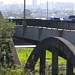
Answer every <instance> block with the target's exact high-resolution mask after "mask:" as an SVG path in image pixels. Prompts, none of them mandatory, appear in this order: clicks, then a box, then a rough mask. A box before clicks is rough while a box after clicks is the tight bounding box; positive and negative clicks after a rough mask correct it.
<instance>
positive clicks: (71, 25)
mask: <svg viewBox="0 0 75 75" xmlns="http://www.w3.org/2000/svg"><path fill="white" fill-rule="evenodd" d="M9 21H11V20H9ZM12 21H13V22H15V23H16V25H23V21H24V19H12ZM25 21H26V25H27V26H40V27H50V28H59V29H68V30H75V21H60V20H59V21H54V20H53V21H52V20H41V19H26V20H25Z"/></svg>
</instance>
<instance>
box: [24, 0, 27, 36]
mask: <svg viewBox="0 0 75 75" xmlns="http://www.w3.org/2000/svg"><path fill="white" fill-rule="evenodd" d="M26 27H27V25H26V0H24V20H23V36H24V35H25V31H26Z"/></svg>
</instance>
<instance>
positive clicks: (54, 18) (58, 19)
mask: <svg viewBox="0 0 75 75" xmlns="http://www.w3.org/2000/svg"><path fill="white" fill-rule="evenodd" d="M48 20H52V21H60V18H59V17H50V18H48Z"/></svg>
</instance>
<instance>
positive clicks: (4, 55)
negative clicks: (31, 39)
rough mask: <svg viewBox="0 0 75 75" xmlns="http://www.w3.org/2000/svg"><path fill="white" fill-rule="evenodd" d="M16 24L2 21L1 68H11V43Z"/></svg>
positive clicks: (0, 40)
mask: <svg viewBox="0 0 75 75" xmlns="http://www.w3.org/2000/svg"><path fill="white" fill-rule="evenodd" d="M14 27H15V23H13V22H9V21H8V20H5V19H0V66H1V67H3V68H6V67H10V65H12V64H11V63H10V62H11V61H12V60H11V58H12V56H11V51H10V49H9V42H10V41H11V40H12V35H13V33H14Z"/></svg>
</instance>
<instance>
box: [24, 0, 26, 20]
mask: <svg viewBox="0 0 75 75" xmlns="http://www.w3.org/2000/svg"><path fill="white" fill-rule="evenodd" d="M25 4H26V0H24V21H25V19H26V11H25V10H26V5H25Z"/></svg>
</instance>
